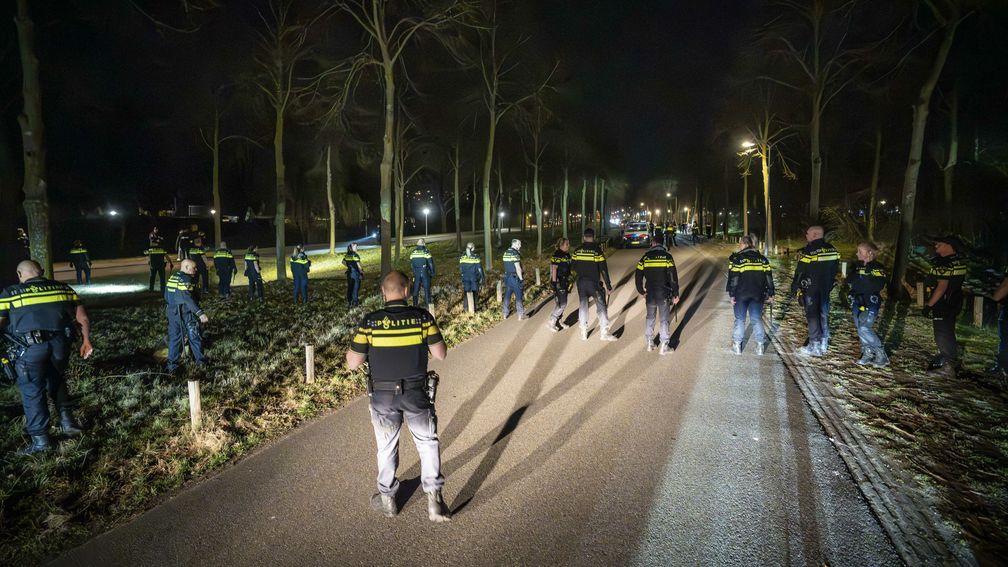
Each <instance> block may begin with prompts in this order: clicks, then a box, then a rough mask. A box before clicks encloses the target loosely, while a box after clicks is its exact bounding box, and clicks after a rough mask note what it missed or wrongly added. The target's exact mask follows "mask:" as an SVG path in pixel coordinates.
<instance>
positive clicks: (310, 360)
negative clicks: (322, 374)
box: [304, 345, 315, 384]
mask: <svg viewBox="0 0 1008 567" xmlns="http://www.w3.org/2000/svg"><path fill="white" fill-rule="evenodd" d="M304 359H305V361H304V363H305V373H304V376H305V384H314V383H315V346H314V345H305V347H304Z"/></svg>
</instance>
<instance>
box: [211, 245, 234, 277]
mask: <svg viewBox="0 0 1008 567" xmlns="http://www.w3.org/2000/svg"><path fill="white" fill-rule="evenodd" d="M213 263H214V268H215V269H216V270H217V275H218V276H220V275H222V274H226V275H231V274H233V273H237V272H238V266H237V265H235V261H234V254H232V253H231V250H228V249H227V248H218V249H217V250H216V251H215V252H214V257H213Z"/></svg>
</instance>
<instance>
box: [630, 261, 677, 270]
mask: <svg viewBox="0 0 1008 567" xmlns="http://www.w3.org/2000/svg"><path fill="white" fill-rule="evenodd" d="M674 267H675V262H673V261H671V260H669V259H667V258H649V259H647V260H641V261H640V262H637V269H638V270H643V269H645V268H674Z"/></svg>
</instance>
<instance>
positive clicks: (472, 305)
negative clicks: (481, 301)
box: [465, 291, 476, 313]
mask: <svg viewBox="0 0 1008 567" xmlns="http://www.w3.org/2000/svg"><path fill="white" fill-rule="evenodd" d="M465 294H466V312H467V313H475V312H476V297H475V296H476V294H474V293H473V292H471V291H467V292H465Z"/></svg>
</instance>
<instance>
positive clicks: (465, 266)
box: [459, 254, 483, 282]
mask: <svg viewBox="0 0 1008 567" xmlns="http://www.w3.org/2000/svg"><path fill="white" fill-rule="evenodd" d="M459 275H461V276H462V279H463V280H464V281H467V282H479V281H483V266H482V265H480V257H479V256H478V255H476V254H471V255H470V254H463V255H462V256H461V257H459Z"/></svg>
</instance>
